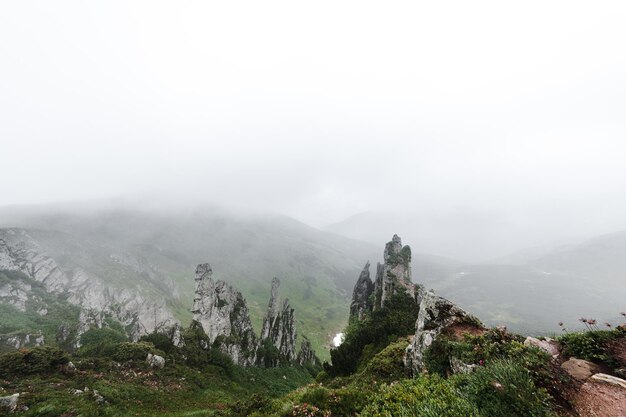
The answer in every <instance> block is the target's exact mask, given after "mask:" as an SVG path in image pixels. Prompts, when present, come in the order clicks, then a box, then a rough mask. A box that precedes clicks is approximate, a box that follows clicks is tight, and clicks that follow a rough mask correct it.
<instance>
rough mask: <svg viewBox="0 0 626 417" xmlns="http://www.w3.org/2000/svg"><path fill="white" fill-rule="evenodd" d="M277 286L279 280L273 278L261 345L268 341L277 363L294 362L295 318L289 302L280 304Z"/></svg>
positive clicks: (285, 301)
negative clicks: (273, 348)
mask: <svg viewBox="0 0 626 417" xmlns="http://www.w3.org/2000/svg"><path fill="white" fill-rule="evenodd" d="M279 286H280V280H279V279H278V278H274V279H273V280H272V292H271V295H270V301H269V304H268V308H267V314H266V315H265V319H263V329H262V331H261V343H267V342H266V341H269V343H270V344H271V345H272V346H274V347H275V348H276V349H277V351H278V355H279V359H277V360H278V361H280V362H293V361H295V360H296V337H297V333H296V317H295V314H294V309H293V308H291V306H290V305H289V300H287V299H285V300H284V301H282V302H281V300H280V297H279V295H278V287H279ZM273 366H275V365H273Z"/></svg>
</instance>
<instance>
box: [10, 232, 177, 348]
mask: <svg viewBox="0 0 626 417" xmlns="http://www.w3.org/2000/svg"><path fill="white" fill-rule="evenodd" d="M119 262H124V264H125V265H129V266H133V265H135V266H136V267H137V268H139V266H137V265H140V264H139V263H138V262H137V261H136V260H132V259H128V258H124V259H121V260H120V261H119ZM133 262H134V263H133ZM142 268H143V269H141V271H144V269H146V268H144V267H142ZM0 269H8V270H16V271H21V272H23V273H25V274H26V275H28V276H29V277H31V278H32V279H34V280H36V281H38V282H41V283H42V284H43V285H44V287H45V289H46V291H47V292H49V293H52V294H57V295H61V294H65V295H68V298H67V301H68V302H70V303H72V304H74V305H77V306H79V307H81V308H82V309H83V313H82V314H81V318H80V324H79V329H78V331H77V338H79V337H80V335H81V334H82V333H84V332H85V331H87V330H89V328H91V327H94V326H95V327H102V318H103V317H104V316H111V317H113V318H115V319H116V320H119V321H120V322H121V323H122V324H123V325H124V326H127V327H129V328H130V329H131V330H130V334H129V336H130V338H131V340H133V341H136V340H139V338H140V337H141V336H143V335H145V334H149V333H152V332H153V331H162V330H164V329H167V328H170V327H172V326H173V325H174V324H175V323H177V322H178V321H177V320H176V319H175V318H174V316H173V314H172V313H171V312H170V311H169V310H168V309H167V307H166V305H165V300H163V299H161V300H160V301H152V300H149V299H147V298H146V297H145V296H144V294H142V292H141V291H139V290H135V289H128V288H113V287H111V286H110V285H107V283H106V282H105V281H103V279H102V278H100V277H97V276H93V275H91V274H89V273H87V272H85V271H84V270H82V269H81V268H74V269H71V270H62V269H61V268H60V267H59V265H57V263H56V262H55V260H54V259H52V258H51V257H50V256H48V255H47V254H45V253H44V252H43V251H42V250H41V248H40V247H39V244H38V243H37V241H36V240H35V239H33V238H32V237H31V236H30V235H29V233H28V231H26V230H24V229H15V228H12V229H0ZM145 273H146V274H149V272H148V271H145ZM152 274H154V272H152ZM172 288H173V287H172ZM27 290H30V288H28V289H26V288H17V289H15V288H13V289H9V288H5V287H2V288H0V302H5V298H6V297H10V298H11V299H12V300H13V301H6V302H9V303H10V304H12V305H16V306H17V307H18V308H19V309H22V311H23V308H25V305H26V302H27V301H28V291H27ZM5 293H7V296H6V297H5V296H3V294H5ZM24 297H26V299H25V298H24ZM39 314H42V315H45V314H47V309H46V308H42V309H40V310H39ZM77 343H78V342H77ZM76 346H77V347H78V344H77V345H76Z"/></svg>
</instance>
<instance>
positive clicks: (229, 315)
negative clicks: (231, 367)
mask: <svg viewBox="0 0 626 417" xmlns="http://www.w3.org/2000/svg"><path fill="white" fill-rule="evenodd" d="M212 275H213V271H212V269H211V266H210V265H209V264H206V263H205V264H200V265H198V267H197V269H196V278H195V279H196V292H195V297H194V303H193V309H192V313H193V324H194V325H198V326H200V327H201V328H202V330H203V331H204V333H205V334H206V335H207V337H208V339H209V342H210V343H211V345H213V346H215V347H218V348H219V349H220V350H221V351H222V352H224V353H225V354H227V355H228V356H230V357H231V358H232V359H233V362H235V363H236V364H238V365H241V366H251V365H253V364H254V363H255V360H256V349H257V340H256V335H255V333H254V330H253V328H252V323H251V321H250V315H249V312H248V306H247V304H246V300H245V299H244V298H243V296H242V295H241V293H240V292H239V291H237V290H235V289H234V288H233V287H231V286H230V285H228V284H227V283H225V282H224V281H217V282H214V281H213V278H212Z"/></svg>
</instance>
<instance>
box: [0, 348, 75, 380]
mask: <svg viewBox="0 0 626 417" xmlns="http://www.w3.org/2000/svg"><path fill="white" fill-rule="evenodd" d="M68 362H69V357H68V355H67V353H66V352H64V351H62V350H60V349H57V348H55V347H52V346H40V347H36V348H34V349H21V350H19V351H17V352H10V353H5V354H3V355H0V377H3V378H8V377H9V376H10V375H29V374H46V373H50V372H56V371H58V370H59V369H60V367H61V366H62V365H65V364H66V363H68Z"/></svg>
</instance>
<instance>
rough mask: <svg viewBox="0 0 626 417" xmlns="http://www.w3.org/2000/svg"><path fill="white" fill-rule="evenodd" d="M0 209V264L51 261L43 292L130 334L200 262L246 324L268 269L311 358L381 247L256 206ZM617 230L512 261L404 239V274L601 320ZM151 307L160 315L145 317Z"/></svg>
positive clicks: (171, 312) (499, 308)
mask: <svg viewBox="0 0 626 417" xmlns="http://www.w3.org/2000/svg"><path fill="white" fill-rule="evenodd" d="M0 211H1V212H2V216H1V220H0V226H1V227H4V229H2V230H0V237H2V238H3V239H4V240H5V241H8V242H9V243H10V242H13V243H12V244H11V245H13V246H11V245H9V246H10V248H9V249H7V250H6V251H5V255H6V254H8V256H9V258H11V257H12V258H11V259H12V262H13V263H11V264H10V265H9V264H7V262H3V265H5V266H4V267H5V268H6V267H7V266H6V265H9V266H10V269H11V268H13V269H15V268H19V269H20V270H22V271H24V272H26V273H27V274H29V275H31V277H32V276H35V275H36V272H35V269H33V265H39V266H38V267H37V268H38V269H36V271H39V272H37V273H41V271H42V270H45V268H44V269H41V268H40V267H41V265H44V266H47V265H55V266H54V267H53V268H51V269H50V271H56V270H57V269H58V271H60V274H59V278H58V283H57V284H54V285H52V286H51V287H50V288H49V290H50V291H57V290H58V291H57V292H58V294H62V293H63V291H66V290H67V289H71V291H72V294H73V295H72V297H70V301H72V302H73V303H74V304H76V305H81V306H83V307H86V308H88V309H96V310H97V309H100V310H103V311H108V313H107V314H113V315H115V317H116V318H117V319H120V320H122V321H123V322H124V323H125V324H126V325H128V326H131V327H132V326H135V330H134V331H136V332H138V333H137V334H142V333H145V332H150V331H152V330H154V329H158V328H159V326H160V325H163V326H165V323H168V325H170V324H171V323H174V322H181V323H182V324H183V325H186V324H187V323H188V322H189V320H190V319H191V313H190V311H189V306H190V305H191V301H192V297H193V290H194V288H193V287H194V280H193V271H194V269H195V266H196V265H197V264H198V263H201V262H205V261H210V262H211V265H212V266H213V269H214V271H215V276H216V278H217V279H224V280H226V281H227V282H229V283H231V284H232V285H234V286H236V287H237V288H239V289H240V290H241V292H242V293H243V295H244V296H245V298H246V299H247V301H248V306H249V308H250V316H251V319H252V321H253V324H254V326H255V327H256V328H259V327H260V323H261V319H262V316H263V312H264V310H265V303H266V298H267V291H268V288H269V286H270V283H271V280H272V278H273V277H274V276H277V277H279V278H280V279H281V280H282V282H283V291H284V294H285V296H286V297H288V298H289V299H290V302H291V303H292V305H293V306H294V308H295V309H296V311H297V320H298V326H299V329H300V331H301V332H302V333H303V334H304V335H305V336H307V337H309V338H310V339H311V341H312V344H313V347H314V348H315V349H316V351H318V352H319V353H320V355H321V356H322V357H324V356H325V353H324V352H326V350H325V348H327V347H328V346H329V344H330V340H331V339H332V337H333V336H334V335H335V333H337V332H339V331H341V329H342V328H343V326H344V325H345V317H344V314H343V313H344V312H345V311H346V310H347V309H348V306H349V295H350V292H351V289H352V288H351V287H352V285H353V282H354V279H355V277H356V276H358V274H359V271H360V270H361V269H362V267H363V265H364V264H365V262H366V261H367V260H370V261H371V262H373V263H375V262H376V261H378V260H380V259H381V256H382V254H381V253H380V250H379V249H378V248H377V247H376V246H375V245H372V244H370V243H368V242H363V241H358V240H355V239H351V238H346V237H342V236H339V235H338V234H337V232H336V231H335V232H333V233H328V232H325V231H320V230H318V229H315V228H313V227H310V226H307V225H305V224H303V223H301V222H299V221H297V220H294V219H292V218H289V217H287V216H282V215H274V214H267V213H265V214H254V215H253V214H250V213H246V214H244V213H241V212H240V213H229V212H227V211H226V210H222V209H218V208H215V207H205V208H198V209H193V210H191V209H190V210H178V211H176V210H167V209H162V210H143V211H142V210H134V209H132V210H131V209H127V208H111V207H106V206H104V207H103V206H102V205H100V206H99V205H98V204H93V205H89V207H88V208H87V209H84V208H83V209H76V210H70V208H69V207H68V206H67V205H64V206H63V205H62V206H58V207H57V208H56V209H53V210H46V209H45V208H44V207H38V208H37V207H36V208H21V209H16V208H11V209H4V210H0ZM359 221H360V220H359ZM625 236H626V232H619V233H615V234H613V235H608V236H601V237H598V238H595V239H592V240H590V241H587V242H584V243H582V244H579V245H574V246H566V247H561V248H559V249H558V250H552V251H548V252H546V253H543V254H541V253H535V254H534V255H533V256H532V257H533V258H534V260H532V261H527V262H520V263H518V264H516V265H506V264H468V263H464V262H461V261H456V260H453V259H449V258H445V257H440V256H436V255H428V254H423V253H420V252H419V251H417V250H415V249H414V250H413V276H414V277H415V281H416V282H420V283H422V284H424V285H425V286H426V287H427V288H433V289H435V290H437V291H438V292H440V293H441V294H442V295H444V296H446V297H448V298H450V299H451V300H454V301H455V302H457V303H459V304H460V305H462V306H464V307H465V308H468V309H470V310H472V311H474V312H475V313H476V314H477V315H479V316H481V317H483V318H484V320H485V321H486V322H487V323H489V324H493V325H499V324H506V325H508V326H510V328H512V329H515V330H520V331H533V332H544V333H551V332H556V331H559V328H558V326H557V322H558V321H565V322H567V323H568V325H569V326H571V327H577V326H578V324H579V323H576V319H577V318H578V317H580V316H593V317H595V318H597V319H598V320H611V319H613V318H614V317H615V316H617V314H618V312H619V311H621V310H622V309H623V305H622V301H621V300H623V299H626V293H624V288H623V285H622V286H620V285H619V283H620V280H621V278H620V277H621V275H620V274H621V271H623V270H624V259H625V258H626V257H624V256H623V254H624V253H626V239H625ZM18 237H19V238H18ZM386 239H388V237H387V238H386ZM386 239H383V241H384V240H386ZM404 241H405V242H407V243H409V244H412V241H411V240H409V239H406V238H405V239H404ZM13 247H20V248H22V249H24V248H26V249H27V250H28V251H29V258H28V259H26V258H20V256H21V255H20V256H17V255H16V252H15V251H14V250H13V249H12V248H13ZM16 257H17V258H18V261H19V262H14V261H15V258H16ZM33 262H34V264H33V265H31V263H33ZM15 265H19V267H16V266H15ZM41 280H42V281H45V277H44V278H41ZM55 286H56V287H58V288H57V289H55V288H56V287H55ZM5 301H6V300H5ZM120 306H121V307H120ZM120 308H121V310H120ZM156 316H159V317H160V319H159V320H160V321H159V320H153V319H151V318H150V319H149V317H156ZM90 320H92V321H93V320H95V319H94V318H90ZM96 321H97V320H96ZM145 322H151V323H152V322H153V323H152V324H150V325H148V326H146V324H145ZM87 324H88V323H87Z"/></svg>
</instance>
